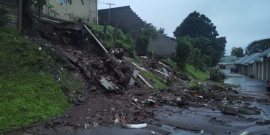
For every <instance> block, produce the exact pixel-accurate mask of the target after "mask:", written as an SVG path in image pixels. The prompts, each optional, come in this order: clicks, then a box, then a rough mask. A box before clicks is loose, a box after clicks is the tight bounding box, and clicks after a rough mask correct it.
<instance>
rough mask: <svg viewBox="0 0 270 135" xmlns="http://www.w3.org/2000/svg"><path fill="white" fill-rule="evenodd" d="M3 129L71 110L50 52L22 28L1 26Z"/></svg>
mask: <svg viewBox="0 0 270 135" xmlns="http://www.w3.org/2000/svg"><path fill="white" fill-rule="evenodd" d="M0 40H1V42H0V48H1V51H0V59H1V61H0V108H1V109H0V131H1V130H7V129H16V128H19V127H21V126H26V125H29V124H33V123H35V122H39V121H44V120H47V119H49V118H51V117H53V116H55V115H58V114H60V113H62V112H64V111H65V110H67V109H68V108H69V107H71V105H69V104H68V102H67V99H66V97H65V96H64V94H63V93H62V90H61V89H60V85H59V84H57V82H56V81H55V80H54V79H53V78H52V76H51V74H50V72H49V69H48V68H47V67H48V61H47V52H45V51H44V50H39V46H37V45H35V44H33V43H32V42H30V41H29V40H28V39H26V38H24V36H23V35H21V34H20V33H19V32H18V31H15V30H7V29H3V28H0Z"/></svg>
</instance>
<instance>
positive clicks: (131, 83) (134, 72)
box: [128, 70, 140, 86]
mask: <svg viewBox="0 0 270 135" xmlns="http://www.w3.org/2000/svg"><path fill="white" fill-rule="evenodd" d="M139 72H140V71H139V70H134V71H133V74H132V75H133V76H134V78H137V75H138V74H139ZM134 83H135V80H134V79H133V78H130V81H129V83H128V85H129V86H132V85H134Z"/></svg>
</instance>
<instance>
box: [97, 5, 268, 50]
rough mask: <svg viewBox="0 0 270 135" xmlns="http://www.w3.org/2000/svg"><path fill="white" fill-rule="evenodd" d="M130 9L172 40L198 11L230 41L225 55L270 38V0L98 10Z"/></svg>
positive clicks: (135, 6)
mask: <svg viewBox="0 0 270 135" xmlns="http://www.w3.org/2000/svg"><path fill="white" fill-rule="evenodd" d="M104 3H113V4H115V5H113V6H112V8H113V7H121V6H130V7H131V8H132V10H133V11H134V12H136V13H137V15H138V16H139V17H140V18H141V19H142V20H144V21H146V22H148V23H152V24H153V25H154V26H156V27H157V28H159V27H162V28H165V33H166V34H168V35H169V36H171V37H173V31H174V30H175V28H176V27H177V26H179V25H180V24H181V22H182V21H183V20H184V19H185V18H186V17H187V15H188V14H189V13H191V12H193V11H198V12H199V13H201V14H204V15H206V16H207V17H208V18H209V19H210V20H212V22H213V23H214V25H215V26H216V27H217V31H218V33H219V36H225V37H226V39H227V45H226V55H230V51H231V49H232V47H234V46H235V47H242V48H243V49H245V48H246V46H247V45H248V44H249V43H251V42H252V41H254V40H259V39H264V38H270V0H99V4H98V6H99V9H105V8H108V7H109V5H106V4H104Z"/></svg>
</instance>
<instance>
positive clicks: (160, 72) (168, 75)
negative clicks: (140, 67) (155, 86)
mask: <svg viewBox="0 0 270 135" xmlns="http://www.w3.org/2000/svg"><path fill="white" fill-rule="evenodd" d="M155 71H156V72H157V73H160V74H162V75H165V76H168V77H169V75H168V74H165V73H162V72H160V71H158V70H155Z"/></svg>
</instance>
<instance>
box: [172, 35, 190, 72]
mask: <svg viewBox="0 0 270 135" xmlns="http://www.w3.org/2000/svg"><path fill="white" fill-rule="evenodd" d="M191 47H192V46H191V44H190V41H189V38H188V37H182V38H177V44H176V47H175V58H174V59H175V60H176V62H177V65H178V66H179V67H180V68H182V69H184V68H185V65H186V63H187V60H188V58H189V57H190V52H191Z"/></svg>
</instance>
